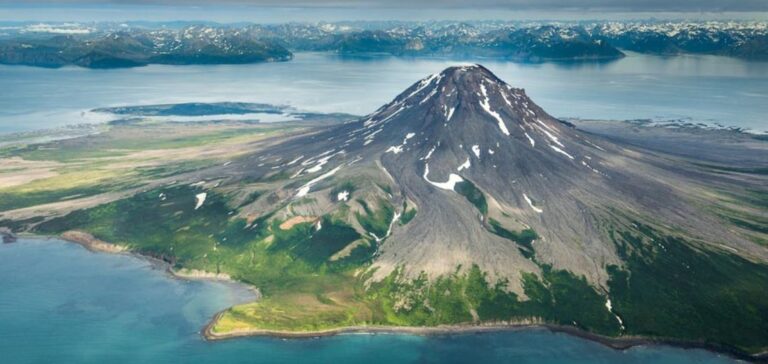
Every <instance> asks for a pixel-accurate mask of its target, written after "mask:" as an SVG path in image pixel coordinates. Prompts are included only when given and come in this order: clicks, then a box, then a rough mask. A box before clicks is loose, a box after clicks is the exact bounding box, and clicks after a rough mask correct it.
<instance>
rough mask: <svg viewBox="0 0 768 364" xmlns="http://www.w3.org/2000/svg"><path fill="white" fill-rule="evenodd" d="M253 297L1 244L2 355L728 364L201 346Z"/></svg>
mask: <svg viewBox="0 0 768 364" xmlns="http://www.w3.org/2000/svg"><path fill="white" fill-rule="evenodd" d="M248 297H249V293H248V292H247V291H246V290H244V289H242V288H238V287H233V286H227V285H223V284H219V283H211V282H189V281H183V280H177V279H172V278H170V277H168V276H167V275H166V274H165V273H164V272H162V271H161V270H158V269H155V268H153V267H152V265H151V264H150V263H148V262H147V261H144V260H142V259H137V258H134V257H131V256H125V255H108V254H96V253H91V252H89V251H87V250H85V249H83V248H82V247H80V246H78V245H74V244H69V243H64V242H62V241H59V240H40V239H32V240H31V239H21V240H20V241H19V242H17V243H14V244H0V362H2V363H12V364H15V363H300V362H308V363H359V362H365V363H368V364H375V363H493V362H502V363H616V362H621V363H623V364H632V363H730V362H733V360H731V359H729V358H727V357H725V356H722V355H718V354H715V353H710V352H707V351H703V350H683V349H678V348H672V347H666V346H650V347H637V348H633V349H630V350H627V351H615V350H612V349H609V348H607V347H604V346H602V345H600V344H597V343H594V342H590V341H586V340H583V339H579V338H575V337H571V336H568V335H565V334H556V333H551V332H549V331H546V330H539V329H537V330H524V331H517V332H499V333H484V334H467V335H450V336H439V337H417V336H409V335H343V336H336V337H328V338H321V339H307V340H279V339H270V338H245V339H237V340H228V341H222V342H206V341H204V340H202V338H201V337H200V335H199V333H198V331H199V329H200V328H201V327H202V326H203V325H204V324H205V322H206V321H207V320H208V318H209V317H211V315H213V314H214V313H215V312H216V311H218V310H221V309H223V308H225V307H227V306H228V305H231V304H234V303H237V302H240V301H242V300H244V299H247V298H248Z"/></svg>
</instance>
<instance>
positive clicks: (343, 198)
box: [336, 190, 349, 201]
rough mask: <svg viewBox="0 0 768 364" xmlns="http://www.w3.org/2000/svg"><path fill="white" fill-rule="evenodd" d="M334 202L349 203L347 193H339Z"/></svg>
mask: <svg viewBox="0 0 768 364" xmlns="http://www.w3.org/2000/svg"><path fill="white" fill-rule="evenodd" d="M336 201H349V191H346V190H345V191H341V192H339V193H338V194H337V195H336Z"/></svg>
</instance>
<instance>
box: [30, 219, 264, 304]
mask: <svg viewBox="0 0 768 364" xmlns="http://www.w3.org/2000/svg"><path fill="white" fill-rule="evenodd" d="M17 237H19V238H27V239H59V240H62V241H65V242H68V243H72V244H77V245H80V246H82V247H84V248H85V249H86V250H88V251H90V252H93V253H106V254H123V255H130V256H133V257H135V258H138V259H141V260H144V261H147V262H149V263H150V264H151V265H152V267H153V268H154V269H158V270H162V271H164V272H165V273H166V274H168V275H169V276H170V277H171V278H173V279H181V280H187V281H210V282H219V283H223V284H227V285H234V286H239V287H241V288H243V289H245V290H247V291H250V292H251V293H253V295H254V299H255V300H258V299H260V298H261V291H260V290H259V288H258V287H254V286H252V285H249V284H247V283H243V282H240V281H238V280H235V279H233V278H232V277H230V276H229V275H228V274H223V273H212V272H207V271H203V270H198V269H186V268H182V269H180V270H174V269H173V266H171V264H170V263H168V262H166V261H164V260H162V259H158V258H156V257H153V256H150V255H146V254H141V253H137V252H134V251H131V250H130V248H128V247H125V246H122V245H117V244H113V243H109V242H106V241H103V240H99V239H97V238H95V237H94V236H93V235H91V234H89V233H86V232H83V231H78V230H70V231H66V232H64V233H62V234H61V235H39V234H26V233H22V234H19V235H17Z"/></svg>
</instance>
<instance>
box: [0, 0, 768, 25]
mask: <svg viewBox="0 0 768 364" xmlns="http://www.w3.org/2000/svg"><path fill="white" fill-rule="evenodd" d="M648 18H657V19H690V20H717V19H755V20H768V0H363V1H359V0H217V1H210V0H209V1H203V0H27V1H24V2H20V1H18V0H0V21H128V20H148V21H168V20H208V21H215V22H223V23H227V22H229V23H231V22H261V23H269V22H275V23H276V22H286V21H339V20H420V21H423V20H484V19H504V20H537V19H542V20H543V19H546V20H552V19H560V20H593V19H594V20H601V19H616V20H626V19H648Z"/></svg>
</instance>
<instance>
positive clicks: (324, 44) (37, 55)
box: [0, 22, 768, 68]
mask: <svg viewBox="0 0 768 364" xmlns="http://www.w3.org/2000/svg"><path fill="white" fill-rule="evenodd" d="M0 29H2V30H1V31H0V63H4V64H23V65H32V66H42V67H61V66H65V65H79V66H83V67H90V68H113V67H134V66H142V65H147V64H152V63H158V64H237V63H255V62H265V61H286V60H290V59H291V58H292V53H291V51H327V52H336V53H339V54H344V55H360V54H388V55H394V56H409V57H419V56H432V57H435V56H437V57H451V58H478V57H480V58H499V59H509V60H514V61H525V62H543V61H580V60H591V61H593V60H615V59H618V58H621V57H623V56H624V53H622V51H621V50H630V51H634V52H640V53H649V54H660V55H677V54H686V53H691V54H712V55H723V56H731V57H738V58H744V59H757V60H765V59H768V24H766V23H760V22H751V23H743V22H707V23H697V22H664V23H621V22H605V23H574V24H560V23H557V24H554V23H553V24H540V23H508V22H476V23H457V22H431V23H407V22H370V23H366V22H351V23H318V24H298V23H291V24H278V25H253V24H251V25H229V26H225V25H218V24H211V25H188V24H186V23H180V24H177V23H171V24H156V23H140V24H113V23H97V24H90V25H79V24H59V25H55V24H54V25H49V24H17V25H14V26H3V27H0Z"/></svg>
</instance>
